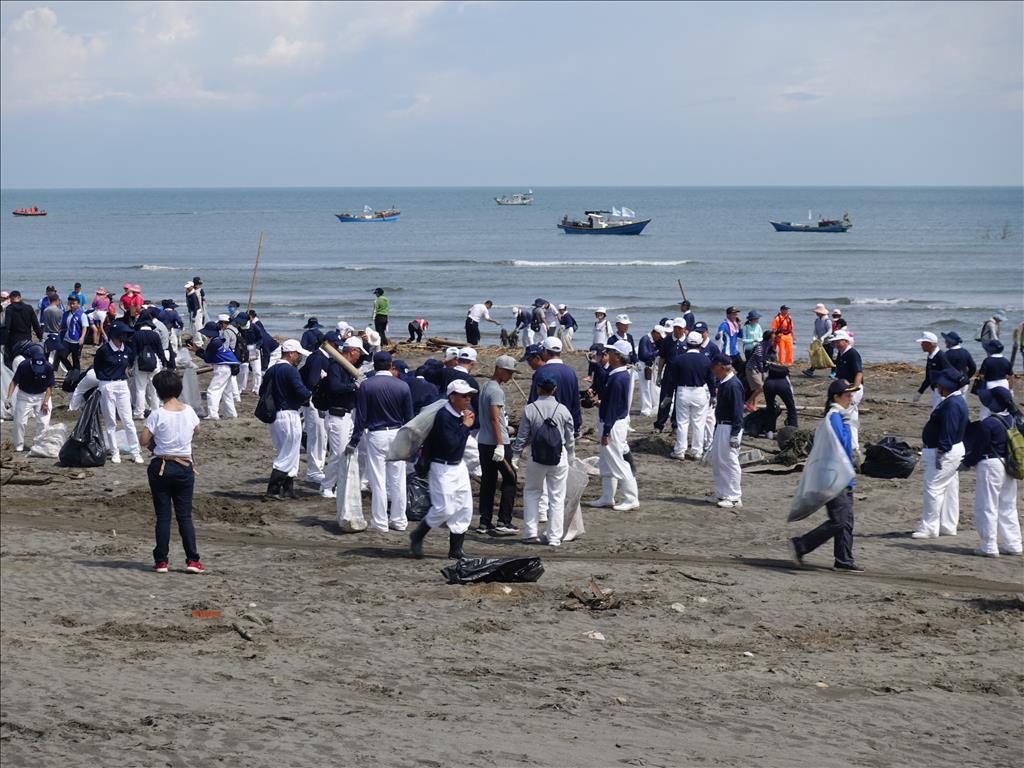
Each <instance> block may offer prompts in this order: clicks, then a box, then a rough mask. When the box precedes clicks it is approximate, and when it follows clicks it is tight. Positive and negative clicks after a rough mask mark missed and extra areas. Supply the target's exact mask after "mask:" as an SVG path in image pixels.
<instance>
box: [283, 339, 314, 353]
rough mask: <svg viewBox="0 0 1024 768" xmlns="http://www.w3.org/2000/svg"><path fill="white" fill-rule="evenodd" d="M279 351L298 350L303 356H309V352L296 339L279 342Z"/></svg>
mask: <svg viewBox="0 0 1024 768" xmlns="http://www.w3.org/2000/svg"><path fill="white" fill-rule="evenodd" d="M281 352H282V353H284V352H298V353H299V354H300V355H302V356H303V357H309V355H310V354H311V352H310V351H309V350H308V349H305V348H304V347H303V346H302V343H301V342H300V341H299V340H298V339H287V340H285V341H283V342H282V343H281Z"/></svg>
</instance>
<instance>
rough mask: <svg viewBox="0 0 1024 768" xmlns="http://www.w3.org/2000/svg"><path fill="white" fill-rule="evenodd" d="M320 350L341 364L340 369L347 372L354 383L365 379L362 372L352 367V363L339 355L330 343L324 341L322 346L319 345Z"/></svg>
mask: <svg viewBox="0 0 1024 768" xmlns="http://www.w3.org/2000/svg"><path fill="white" fill-rule="evenodd" d="M320 349H322V350H323V351H324V352H326V353H327V354H328V355H330V356H331V358H333V359H334V360H337V361H338V362H339V363H340V364H341V367H342V368H344V369H345V370H346V371H348V372H349V373H350V374H351V375H352V378H354V379H355V380H356V381H362V380H363V379H365V378H366V377H365V376H364V375H363V372H362V371H360V370H359V369H358V368H356V367H355V366H354V365H352V363H350V362H349V361H348V360H346V359H345V356H344V355H343V354H341V352H339V351H338V349H337V347H335V346H334V345H333V344H331V342H329V341H325V342H324V343H323V344H321V345H320Z"/></svg>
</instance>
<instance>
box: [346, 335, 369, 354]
mask: <svg viewBox="0 0 1024 768" xmlns="http://www.w3.org/2000/svg"><path fill="white" fill-rule="evenodd" d="M341 348H342V349H358V350H359V351H360V352H362V353H363V354H364V355H365V354H366V347H364V346H363V340H362V339H360V338H359V337H358V336H349V337H348V338H347V339H345V343H344V344H342V345H341Z"/></svg>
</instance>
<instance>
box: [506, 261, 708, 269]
mask: <svg viewBox="0 0 1024 768" xmlns="http://www.w3.org/2000/svg"><path fill="white" fill-rule="evenodd" d="M500 263H501V264H505V265H508V266H513V267H539V268H545V267H679V266H682V265H683V264H692V263H693V262H692V261H691V260H690V259H680V260H678V261H644V260H643V259H633V260H631V261H528V260H524V259H514V260H512V261H502V262H500Z"/></svg>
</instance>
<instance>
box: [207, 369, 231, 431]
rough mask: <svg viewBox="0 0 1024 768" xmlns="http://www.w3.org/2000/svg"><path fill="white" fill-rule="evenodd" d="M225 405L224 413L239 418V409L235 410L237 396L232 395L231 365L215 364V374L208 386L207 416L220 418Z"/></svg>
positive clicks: (229, 416)
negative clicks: (221, 409) (221, 408)
mask: <svg viewBox="0 0 1024 768" xmlns="http://www.w3.org/2000/svg"><path fill="white" fill-rule="evenodd" d="M222 403H223V405H224V415H225V416H227V417H228V418H229V419H235V418H238V411H236V410H235V398H234V397H232V395H231V366H230V365H215V366H213V376H211V377H210V383H209V385H208V386H207V387H206V417H207V418H208V419H215V420H216V419H219V418H220V406H221V404H222Z"/></svg>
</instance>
